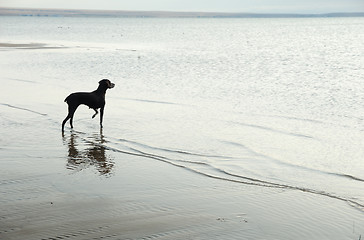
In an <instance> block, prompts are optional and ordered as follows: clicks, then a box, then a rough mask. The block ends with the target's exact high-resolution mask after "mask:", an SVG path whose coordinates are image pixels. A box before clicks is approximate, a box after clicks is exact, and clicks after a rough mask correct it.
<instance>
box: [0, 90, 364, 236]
mask: <svg viewBox="0 0 364 240" xmlns="http://www.w3.org/2000/svg"><path fill="white" fill-rule="evenodd" d="M19 84H20V83H19ZM22 108H25V107H22ZM22 108H20V107H18V108H14V107H10V106H9V105H4V104H2V105H0V109H1V115H0V116H1V123H2V125H7V128H5V129H4V128H2V136H3V137H2V140H1V142H2V144H1V145H2V147H1V155H2V157H1V159H2V160H1V161H2V168H1V169H0V186H1V193H2V194H1V195H2V197H1V200H0V203H1V205H0V212H1V217H0V222H1V224H0V238H1V239H9V240H15V239H19V240H20V239H359V237H360V235H361V234H362V233H363V231H364V226H363V224H362V223H363V222H364V214H363V212H361V211H360V210H358V209H355V208H353V207H351V206H349V205H348V204H347V203H345V202H342V201H337V200H335V199H330V198H327V197H324V196H317V195H313V194H308V193H305V192H301V191H289V190H280V189H273V188H264V187H256V186H248V185H243V184H237V183H233V182H227V181H222V180H218V179H213V178H208V177H205V176H202V175H198V174H196V173H194V172H191V171H189V170H187V169H184V168H180V167H176V166H173V165H170V164H167V163H165V162H161V161H156V160H155V159H152V158H149V157H146V156H145V157H143V156H135V155H133V154H129V153H127V152H125V151H122V150H120V149H117V148H110V147H105V145H104V143H106V142H109V141H111V140H110V139H108V132H109V131H112V129H108V128H107V127H105V129H104V130H103V131H102V132H99V131H98V130H95V131H93V132H91V133H83V132H78V131H71V132H70V131H69V129H67V131H66V132H65V134H64V136H62V134H61V132H60V129H59V127H60V126H59V123H58V122H57V121H54V119H53V118H52V117H51V116H49V115H42V114H41V113H39V112H37V111H33V110H32V109H28V110H29V111H25V110H24V109H22ZM30 110H32V111H30ZM43 126H46V128H44V127H43ZM40 129H42V130H41V131H40Z"/></svg>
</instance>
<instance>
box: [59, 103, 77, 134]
mask: <svg viewBox="0 0 364 240" xmlns="http://www.w3.org/2000/svg"><path fill="white" fill-rule="evenodd" d="M77 107H78V106H76V107H74V106H70V105H68V115H67V117H66V118H65V119H64V120H63V122H62V132H64V125H65V124H66V122H67V121H68V119H71V120H70V124H71V128H73V115H74V114H75V111H76V109H77Z"/></svg>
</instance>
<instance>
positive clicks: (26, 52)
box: [0, 17, 364, 210]
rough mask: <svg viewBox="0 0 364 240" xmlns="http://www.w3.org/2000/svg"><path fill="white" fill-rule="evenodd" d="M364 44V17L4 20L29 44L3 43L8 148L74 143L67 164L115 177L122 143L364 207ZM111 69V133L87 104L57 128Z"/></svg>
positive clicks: (225, 175) (8, 36)
mask: <svg viewBox="0 0 364 240" xmlns="http://www.w3.org/2000/svg"><path fill="white" fill-rule="evenodd" d="M363 40H364V19H363V18H330V19H123V18H120V19H110V18H36V17H1V41H2V42H4V43H12V44H30V45H28V47H26V46H22V45H13V46H9V45H4V46H3V47H1V48H0V58H1V61H0V69H1V70H0V71H1V82H2V88H1V90H0V91H1V95H0V96H1V97H0V108H1V109H2V110H1V114H0V117H1V118H0V120H1V122H0V123H1V128H2V129H6V131H5V130H2V131H3V134H2V135H3V137H2V138H1V140H0V142H1V154H2V157H1V158H2V159H5V161H6V162H7V163H10V162H15V163H21V162H22V157H25V156H27V155H31V156H42V158H46V157H45V155H47V152H48V153H49V154H50V155H53V154H51V152H52V151H63V152H62V153H61V154H60V155H64V156H65V159H66V162H63V163H64V164H61V163H59V162H58V164H56V166H55V167H56V168H57V167H60V168H63V169H64V170H65V171H66V172H70V173H75V174H80V173H81V172H85V171H86V172H89V173H92V174H88V175H87V177H88V178H93V176H99V177H101V178H112V177H113V176H115V175H116V174H118V173H117V172H118V169H117V167H116V166H117V164H118V163H117V159H113V158H112V157H111V155H110V153H112V152H117V153H123V154H128V155H136V156H141V157H143V158H148V159H151V160H154V161H161V162H166V163H169V164H172V165H174V166H178V167H183V168H185V169H186V170H191V171H193V172H195V173H197V174H200V175H203V176H206V177H209V178H216V179H221V180H226V181H232V182H238V183H242V184H247V185H256V186H262V187H267V188H276V189H284V190H288V191H291V190H293V191H295V190H298V191H303V192H306V193H307V194H315V195H318V196H323V197H327V198H331V199H335V200H338V201H344V202H347V203H348V204H349V205H351V206H353V207H355V208H357V209H359V210H363V209H364V190H363V184H364V175H363V173H364V164H363V161H362V156H363V155H364V150H363V148H362V144H363V142H364V135H363V130H364V127H363V124H364V109H363V102H364V87H363V84H361V81H362V79H364V69H363V66H362V63H363V62H364V54H363V50H362V49H364V41H363ZM42 44H46V45H42ZM102 78H108V79H110V80H111V81H112V82H114V83H115V84H116V87H115V88H114V89H111V90H109V91H108V92H107V96H106V98H107V104H106V108H105V119H104V129H103V132H101V133H100V130H99V126H98V120H97V119H91V116H92V114H93V111H91V110H89V109H87V108H86V107H80V108H79V109H78V111H77V112H76V116H75V120H74V125H75V129H74V130H73V131H72V132H70V131H69V130H70V129H69V128H68V126H69V125H68V124H67V130H66V132H65V135H64V136H63V138H62V140H61V141H60V138H57V137H59V136H56V137H54V136H53V135H52V134H53V132H54V130H55V129H59V131H60V123H61V121H62V119H63V118H64V117H65V116H66V110H67V108H66V104H65V103H63V100H64V98H65V97H66V96H67V95H68V94H69V93H71V92H77V91H92V90H94V89H96V87H97V82H98V81H99V80H100V79H102ZM10 109H12V110H14V111H10ZM15 110H16V113H15ZM36 123H37V124H36ZM32 124H35V125H36V126H37V127H38V128H39V129H38V131H37V134H39V135H37V136H34V135H33V133H32V132H24V131H22V132H19V131H15V129H19V126H24V125H26V126H28V125H32ZM11 129H14V131H11ZM21 129H29V128H28V127H26V128H23V127H22V128H21ZM30 133H31V134H32V135H31V136H29V134H30ZM53 138H54V139H56V140H52V139H53ZM48 141H51V142H48ZM52 141H53V142H52ZM32 143H34V144H32ZM60 143H62V146H61V147H62V149H63V150H60V149H58V147H59V145H57V144H60ZM39 144H40V145H39ZM48 145H49V146H48ZM53 145H54V146H53ZM52 146H53V148H52ZM37 151H38V152H37ZM40 152H41V153H40ZM3 161H4V160H3ZM62 161H63V160H62ZM56 162H57V161H56ZM27 164H28V163H27ZM46 166H48V165H46ZM24 167H27V166H24ZM44 170H45V171H49V170H50V169H44Z"/></svg>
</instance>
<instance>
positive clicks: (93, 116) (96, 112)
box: [92, 108, 99, 118]
mask: <svg viewBox="0 0 364 240" xmlns="http://www.w3.org/2000/svg"><path fill="white" fill-rule="evenodd" d="M94 110H95V114H94V115H92V118H95V117H96V115H97V114H99V112H98V111H97V109H96V108H94Z"/></svg>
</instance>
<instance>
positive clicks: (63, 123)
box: [62, 114, 71, 132]
mask: <svg viewBox="0 0 364 240" xmlns="http://www.w3.org/2000/svg"><path fill="white" fill-rule="evenodd" d="M70 118H71V117H70V115H69V114H68V115H67V117H66V118H65V119H64V120H63V122H62V132H64V125H65V124H66V122H67V121H68V119H70Z"/></svg>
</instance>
